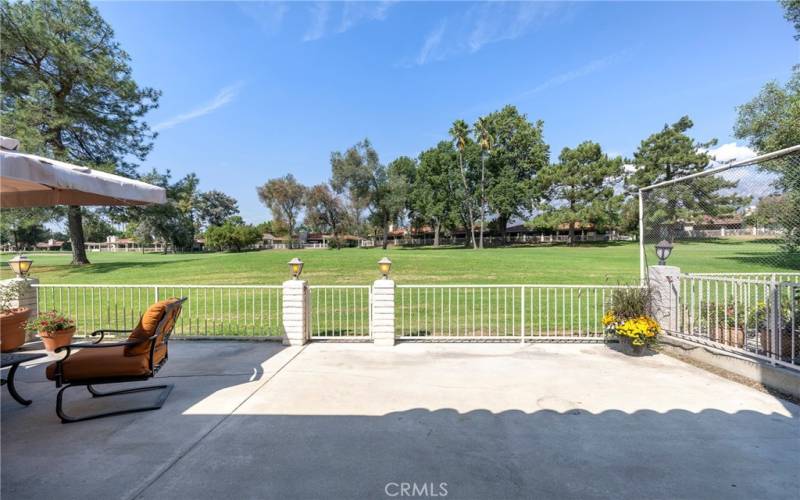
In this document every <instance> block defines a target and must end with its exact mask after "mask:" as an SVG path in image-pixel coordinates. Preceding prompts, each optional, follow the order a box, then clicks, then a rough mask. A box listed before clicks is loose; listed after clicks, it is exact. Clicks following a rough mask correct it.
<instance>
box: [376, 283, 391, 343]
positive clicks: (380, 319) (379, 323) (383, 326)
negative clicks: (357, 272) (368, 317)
mask: <svg viewBox="0 0 800 500" xmlns="http://www.w3.org/2000/svg"><path fill="white" fill-rule="evenodd" d="M394 289H395V285H394V280H390V279H379V280H376V281H375V283H373V285H372V326H371V328H372V341H373V342H374V343H375V345H387V346H390V345H394Z"/></svg>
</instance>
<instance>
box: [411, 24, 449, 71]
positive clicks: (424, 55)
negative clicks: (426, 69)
mask: <svg viewBox="0 0 800 500" xmlns="http://www.w3.org/2000/svg"><path fill="white" fill-rule="evenodd" d="M446 26H447V23H446V22H445V21H442V23H441V24H440V25H439V27H438V28H436V29H435V30H433V31H432V32H430V33H428V36H427V37H425V43H423V44H422V48H421V49H420V51H419V54H418V55H417V58H416V60H415V62H416V64H418V65H420V66H421V65H423V64H425V63H427V62H428V58H429V57H430V56H431V54H433V53H434V51H436V50H437V49H438V48H439V45H440V44H441V43H442V36H443V35H444V30H445V27H446Z"/></svg>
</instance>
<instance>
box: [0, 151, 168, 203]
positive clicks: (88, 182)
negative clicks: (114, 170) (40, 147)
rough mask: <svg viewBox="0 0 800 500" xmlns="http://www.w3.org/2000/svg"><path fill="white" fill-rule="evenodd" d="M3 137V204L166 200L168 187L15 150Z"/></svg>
mask: <svg viewBox="0 0 800 500" xmlns="http://www.w3.org/2000/svg"><path fill="white" fill-rule="evenodd" d="M18 144H19V143H18V142H17V141H16V140H14V139H9V138H6V137H2V138H0V207H2V208H17V207H50V206H53V205H84V206H87V205H105V206H108V205H149V204H154V203H166V201H167V194H166V191H165V190H164V188H161V187H158V186H154V185H152V184H147V183H146V182H141V181H137V180H134V179H128V178H127V177H122V176H119V175H113V174H108V173H106V172H101V171H99V170H92V169H91V168H87V167H80V166H77V165H72V164H70V163H65V162H62V161H58V160H52V159H50V158H44V157H42V156H36V155H32V154H26V153H20V152H18V151H15V149H16V148H17V146H18Z"/></svg>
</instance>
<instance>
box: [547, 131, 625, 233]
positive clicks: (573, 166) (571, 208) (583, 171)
mask: <svg viewBox="0 0 800 500" xmlns="http://www.w3.org/2000/svg"><path fill="white" fill-rule="evenodd" d="M621 177H622V158H620V157H616V158H609V157H608V155H607V154H605V153H603V150H602V148H601V147H600V145H599V144H597V143H595V142H591V141H586V142H583V143H581V144H579V145H578V146H577V147H575V148H564V149H562V150H561V154H560V155H559V157H558V163H555V164H553V165H550V166H548V167H545V168H543V169H541V170H540V171H539V175H538V182H539V184H540V185H541V190H542V193H543V195H544V197H545V198H546V199H547V200H548V201H549V204H548V205H547V206H546V207H545V209H544V211H543V213H542V214H541V215H540V216H539V217H537V218H536V219H535V220H534V223H535V224H536V225H538V226H547V227H551V228H558V227H559V226H561V225H562V224H566V225H567V227H568V230H569V244H570V245H572V244H574V242H575V229H576V228H577V227H578V225H579V224H580V226H581V227H586V226H587V225H589V224H591V225H594V226H595V227H607V226H609V225H610V224H611V223H612V222H613V221H614V219H615V217H616V214H617V213H618V211H619V202H620V197H621V196H619V195H617V194H615V192H614V186H615V185H616V184H617V183H618V182H619V181H620V179H621Z"/></svg>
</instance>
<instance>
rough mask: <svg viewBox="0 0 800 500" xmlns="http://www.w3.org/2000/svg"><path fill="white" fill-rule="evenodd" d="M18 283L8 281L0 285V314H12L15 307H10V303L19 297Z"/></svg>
mask: <svg viewBox="0 0 800 500" xmlns="http://www.w3.org/2000/svg"><path fill="white" fill-rule="evenodd" d="M19 289H20V283H19V282H18V281H9V282H7V283H5V284H3V285H0V312H2V313H8V312H12V311H14V310H15V309H17V308H16V307H12V303H13V302H14V301H15V300H17V297H19Z"/></svg>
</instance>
